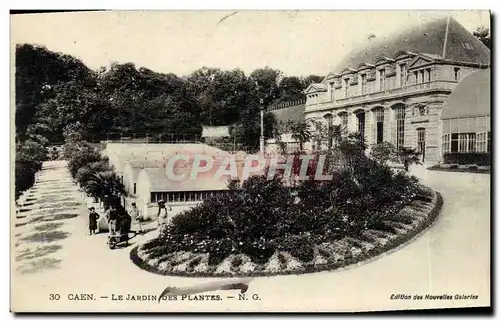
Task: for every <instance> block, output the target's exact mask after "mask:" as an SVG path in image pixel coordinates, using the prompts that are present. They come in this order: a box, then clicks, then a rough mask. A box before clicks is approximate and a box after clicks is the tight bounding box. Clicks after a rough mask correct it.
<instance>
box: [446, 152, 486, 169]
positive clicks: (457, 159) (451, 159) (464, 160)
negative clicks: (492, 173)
mask: <svg viewBox="0 0 500 322" xmlns="http://www.w3.org/2000/svg"><path fill="white" fill-rule="evenodd" d="M490 162H491V161H490V154H489V153H445V154H444V163H446V164H477V165H478V166H489V165H490Z"/></svg>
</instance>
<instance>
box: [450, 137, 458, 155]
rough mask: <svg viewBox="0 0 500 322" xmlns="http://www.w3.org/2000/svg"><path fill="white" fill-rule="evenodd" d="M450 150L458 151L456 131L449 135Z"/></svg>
mask: <svg viewBox="0 0 500 322" xmlns="http://www.w3.org/2000/svg"><path fill="white" fill-rule="evenodd" d="M450 152H458V133H453V134H452V135H451V150H450Z"/></svg>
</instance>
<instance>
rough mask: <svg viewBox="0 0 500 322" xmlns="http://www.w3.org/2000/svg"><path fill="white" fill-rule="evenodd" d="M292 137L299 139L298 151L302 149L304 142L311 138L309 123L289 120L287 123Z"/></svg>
mask: <svg viewBox="0 0 500 322" xmlns="http://www.w3.org/2000/svg"><path fill="white" fill-rule="evenodd" d="M289 129H290V132H291V136H292V139H294V140H297V141H299V148H300V151H303V150H304V143H306V142H309V140H310V139H311V131H310V129H309V124H308V123H307V122H305V121H302V122H291V123H290V125H289Z"/></svg>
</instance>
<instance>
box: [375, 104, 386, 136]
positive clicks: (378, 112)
mask: <svg viewBox="0 0 500 322" xmlns="http://www.w3.org/2000/svg"><path fill="white" fill-rule="evenodd" d="M373 113H374V114H375V122H376V128H375V130H376V139H377V141H376V142H377V143H380V142H382V141H384V109H383V108H382V107H378V108H377V109H375V110H374V111H373Z"/></svg>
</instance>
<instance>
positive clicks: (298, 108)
mask: <svg viewBox="0 0 500 322" xmlns="http://www.w3.org/2000/svg"><path fill="white" fill-rule="evenodd" d="M305 109H306V105H305V104H300V105H295V106H290V107H285V108H281V109H276V110H272V111H270V113H272V114H274V116H275V117H276V120H277V121H278V122H280V121H281V122H286V121H294V122H300V121H304V120H305V116H304V111H305Z"/></svg>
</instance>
